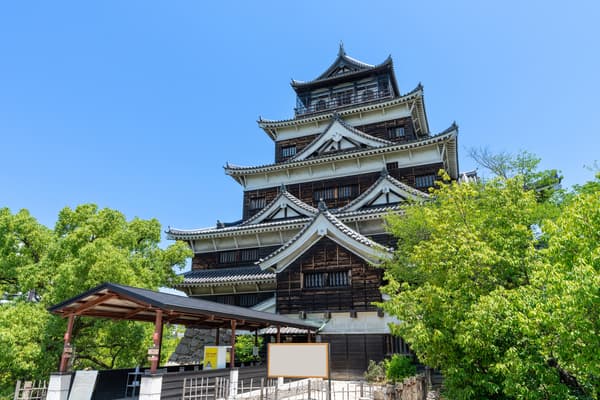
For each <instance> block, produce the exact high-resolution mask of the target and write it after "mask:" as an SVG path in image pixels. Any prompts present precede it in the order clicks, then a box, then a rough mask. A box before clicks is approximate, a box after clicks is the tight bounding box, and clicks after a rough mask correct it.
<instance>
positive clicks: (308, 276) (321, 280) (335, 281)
mask: <svg viewBox="0 0 600 400" xmlns="http://www.w3.org/2000/svg"><path fill="white" fill-rule="evenodd" d="M344 286H350V273H349V271H334V272H306V273H304V288H306V289H315V288H335V287H344Z"/></svg>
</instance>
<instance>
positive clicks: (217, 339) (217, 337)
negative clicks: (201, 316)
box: [215, 328, 221, 346]
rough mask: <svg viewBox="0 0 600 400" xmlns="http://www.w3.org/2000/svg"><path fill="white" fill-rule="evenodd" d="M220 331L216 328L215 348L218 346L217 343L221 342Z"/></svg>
mask: <svg viewBox="0 0 600 400" xmlns="http://www.w3.org/2000/svg"><path fill="white" fill-rule="evenodd" d="M220 336H221V331H220V330H219V328H217V336H216V337H215V346H218V345H219V342H220V341H221V338H220Z"/></svg>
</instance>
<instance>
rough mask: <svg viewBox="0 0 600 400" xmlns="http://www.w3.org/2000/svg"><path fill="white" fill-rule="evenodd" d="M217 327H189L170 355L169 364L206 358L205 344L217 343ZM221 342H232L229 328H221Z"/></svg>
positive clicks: (195, 361)
mask: <svg viewBox="0 0 600 400" xmlns="http://www.w3.org/2000/svg"><path fill="white" fill-rule="evenodd" d="M216 333H217V330H216V329H195V328H187V329H186V330H185V334H184V335H183V337H182V338H181V341H180V342H179V344H178V345H177V348H176V349H175V351H174V352H173V354H171V357H169V362H168V364H169V365H178V364H199V363H200V362H201V361H202V359H203V358H204V346H214V345H215V344H216V341H215V337H216V336H215V335H216ZM219 336H220V340H219V344H220V345H229V344H231V333H230V332H229V331H228V330H225V329H220V330H219Z"/></svg>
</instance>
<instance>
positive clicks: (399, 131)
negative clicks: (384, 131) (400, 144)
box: [388, 126, 406, 139]
mask: <svg viewBox="0 0 600 400" xmlns="http://www.w3.org/2000/svg"><path fill="white" fill-rule="evenodd" d="M404 136H406V132H405V131H404V127H403V126H394V127H393V128H388V137H389V138H390V139H398V138H403V137H404Z"/></svg>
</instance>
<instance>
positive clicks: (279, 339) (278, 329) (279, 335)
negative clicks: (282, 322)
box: [277, 325, 281, 343]
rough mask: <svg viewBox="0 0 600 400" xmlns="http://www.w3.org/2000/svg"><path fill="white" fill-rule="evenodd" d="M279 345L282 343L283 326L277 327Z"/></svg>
mask: <svg viewBox="0 0 600 400" xmlns="http://www.w3.org/2000/svg"><path fill="white" fill-rule="evenodd" d="M277 343H281V326H279V325H277Z"/></svg>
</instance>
